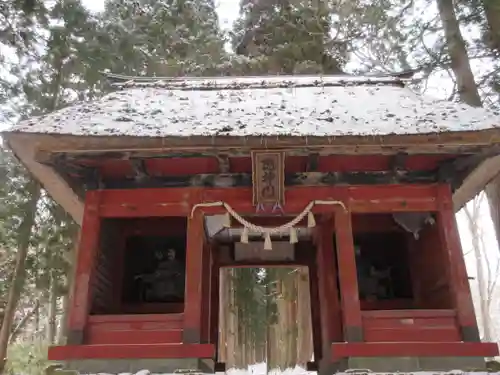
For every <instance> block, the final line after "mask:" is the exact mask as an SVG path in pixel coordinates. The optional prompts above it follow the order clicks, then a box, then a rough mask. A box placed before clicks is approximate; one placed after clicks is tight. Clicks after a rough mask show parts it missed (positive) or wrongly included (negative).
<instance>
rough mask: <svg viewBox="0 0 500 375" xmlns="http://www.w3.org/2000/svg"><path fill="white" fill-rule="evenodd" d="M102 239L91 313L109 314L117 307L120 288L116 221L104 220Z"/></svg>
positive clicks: (97, 261) (93, 286)
mask: <svg viewBox="0 0 500 375" xmlns="http://www.w3.org/2000/svg"><path fill="white" fill-rule="evenodd" d="M102 224H103V225H102V231H101V240H100V242H99V249H98V252H97V259H96V262H95V268H94V275H95V277H94V278H93V281H92V290H93V293H92V305H91V314H109V313H112V312H113V310H114V309H115V308H116V304H115V303H114V301H115V300H117V298H115V297H116V296H115V294H116V293H118V290H119V288H117V285H116V280H115V279H116V277H115V271H117V269H116V267H115V265H116V264H117V260H118V251H117V250H119V246H117V242H118V241H119V231H118V226H117V225H116V223H114V222H111V221H106V220H105V221H103V223H102Z"/></svg>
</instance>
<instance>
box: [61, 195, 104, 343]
mask: <svg viewBox="0 0 500 375" xmlns="http://www.w3.org/2000/svg"><path fill="white" fill-rule="evenodd" d="M99 203H100V192H99V191H89V192H87V194H86V196H85V209H84V213H83V221H82V228H81V231H80V244H79V246H78V254H77V257H76V272H75V281H74V285H73V295H72V299H71V305H70V306H71V307H70V312H69V320H68V325H69V327H68V342H67V343H68V345H82V344H84V335H85V328H86V325H87V320H88V315H89V313H90V307H91V301H92V282H93V271H94V265H95V261H96V257H97V251H98V248H99V238H100V232H101V230H100V229H101V219H100V217H99Z"/></svg>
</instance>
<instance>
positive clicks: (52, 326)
mask: <svg viewBox="0 0 500 375" xmlns="http://www.w3.org/2000/svg"><path fill="white" fill-rule="evenodd" d="M49 282H50V284H49V306H48V314H47V343H48V344H51V345H52V344H54V343H55V340H56V333H57V324H56V323H57V294H56V293H57V288H56V280H55V277H54V275H53V273H51V275H50V281H49Z"/></svg>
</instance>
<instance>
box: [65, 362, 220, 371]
mask: <svg viewBox="0 0 500 375" xmlns="http://www.w3.org/2000/svg"><path fill="white" fill-rule="evenodd" d="M60 363H61V364H62V365H63V368H64V369H65V370H73V371H78V372H79V373H80V374H98V373H108V374H119V373H136V372H138V371H140V370H145V369H147V370H149V371H150V372H153V373H173V372H175V371H182V370H196V371H199V372H203V373H213V372H214V361H213V360H211V359H199V358H183V359H170V358H169V359H144V358H142V359H136V358H135V359H79V360H71V361H65V362H60Z"/></svg>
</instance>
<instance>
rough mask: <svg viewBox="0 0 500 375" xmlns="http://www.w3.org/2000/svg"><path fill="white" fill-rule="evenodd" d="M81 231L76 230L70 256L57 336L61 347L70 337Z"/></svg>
mask: <svg viewBox="0 0 500 375" xmlns="http://www.w3.org/2000/svg"><path fill="white" fill-rule="evenodd" d="M80 236H81V229H80V228H78V230H75V232H74V234H73V246H72V249H71V251H70V252H69V256H68V259H67V261H68V264H69V270H68V273H67V276H66V288H65V289H66V294H65V295H63V296H62V305H63V311H62V317H61V326H60V328H59V334H58V336H57V343H58V344H59V345H64V344H65V343H66V340H67V336H68V329H69V327H68V324H69V323H68V320H69V306H70V302H71V300H72V298H73V289H74V288H73V286H74V284H75V278H76V260H77V259H78V250H79V244H80Z"/></svg>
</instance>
